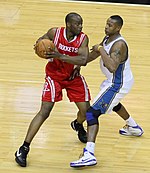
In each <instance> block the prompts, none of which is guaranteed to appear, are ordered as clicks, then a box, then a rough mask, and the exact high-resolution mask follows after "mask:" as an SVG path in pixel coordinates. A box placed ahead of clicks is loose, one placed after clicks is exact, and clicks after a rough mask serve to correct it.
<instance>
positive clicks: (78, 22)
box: [70, 16, 83, 35]
mask: <svg viewBox="0 0 150 173" xmlns="http://www.w3.org/2000/svg"><path fill="white" fill-rule="evenodd" d="M82 24H83V20H82V18H81V17H80V16H76V17H73V18H72V21H71V23H70V31H71V32H72V33H73V35H78V34H80V32H81V31H82V28H83V26H82Z"/></svg>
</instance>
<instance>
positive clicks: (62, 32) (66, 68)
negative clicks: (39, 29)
mask: <svg viewBox="0 0 150 173" xmlns="http://www.w3.org/2000/svg"><path fill="white" fill-rule="evenodd" d="M85 36H86V35H85V34H84V33H83V32H81V33H80V34H79V35H78V36H75V37H74V38H73V40H71V41H70V42H69V41H68V40H67V38H66V29H65V28H64V27H61V28H57V30H56V33H55V36H54V41H53V42H54V44H55V46H56V47H57V49H58V51H59V52H60V53H61V54H65V55H69V56H77V55H78V49H79V47H80V46H81V44H82V42H83V40H84V38H85ZM72 58H73V57H72ZM73 69H74V65H73V64H69V63H67V62H63V61H61V60H59V59H55V58H54V59H49V62H48V64H47V65H46V74H47V75H48V76H50V77H51V78H52V79H54V80H67V79H68V78H69V77H70V75H71V73H72V71H73Z"/></svg>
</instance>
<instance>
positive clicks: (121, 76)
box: [70, 15, 143, 167]
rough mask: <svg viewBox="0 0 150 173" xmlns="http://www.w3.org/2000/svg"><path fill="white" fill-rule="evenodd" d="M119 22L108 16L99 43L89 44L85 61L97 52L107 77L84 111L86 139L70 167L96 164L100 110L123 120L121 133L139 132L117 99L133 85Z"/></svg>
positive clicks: (126, 47) (119, 99) (90, 59)
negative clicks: (79, 156)
mask: <svg viewBox="0 0 150 173" xmlns="http://www.w3.org/2000/svg"><path fill="white" fill-rule="evenodd" d="M122 25H123V19H122V18H121V17H120V16H118V15H114V16H111V17H110V18H109V19H108V20H107V22H106V26H105V34H106V36H105V38H104V39H103V41H102V43H101V44H98V45H95V46H93V48H92V52H91V53H90V55H89V59H88V62H90V61H92V60H94V59H96V58H97V57H99V56H101V59H100V67H101V70H102V73H103V74H104V75H105V76H106V78H107V79H106V80H105V81H104V82H103V83H102V84H101V91H100V92H99V94H98V95H97V97H96V98H95V100H94V103H93V104H92V106H91V107H90V108H89V109H88V111H87V113H86V119H87V125H88V130H87V131H88V133H87V135H88V136H87V137H88V140H87V141H88V142H87V144H86V147H85V148H84V151H83V156H82V157H81V158H80V159H79V160H77V161H74V162H71V163H70V166H71V167H82V166H92V165H96V164H97V161H96V158H95V156H94V149H95V141H96V136H97V133H98V130H99V122H98V117H99V116H100V115H101V114H106V113H107V114H109V113H111V111H114V112H116V113H117V114H118V115H119V116H120V117H122V118H123V119H124V120H125V121H126V125H125V126H124V127H123V128H122V129H120V130H119V133H120V134H121V135H128V136H141V135H142V134H143V130H142V128H141V127H140V126H139V125H138V124H137V123H136V122H135V121H134V120H133V118H132V117H131V116H130V115H129V113H128V112H127V110H126V109H125V107H124V106H123V105H122V104H121V103H120V101H121V100H122V99H123V98H124V96H125V95H126V94H128V92H129V91H130V89H131V87H132V85H133V75H132V71H131V69H130V62H129V61H130V60H129V53H128V46H127V43H126V41H125V39H124V38H123V37H122V36H121V35H120V30H121V28H122Z"/></svg>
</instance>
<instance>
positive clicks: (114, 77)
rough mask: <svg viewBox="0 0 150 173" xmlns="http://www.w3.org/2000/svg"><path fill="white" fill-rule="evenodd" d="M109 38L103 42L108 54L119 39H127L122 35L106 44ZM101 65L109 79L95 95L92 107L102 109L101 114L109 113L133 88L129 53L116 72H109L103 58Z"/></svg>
mask: <svg viewBox="0 0 150 173" xmlns="http://www.w3.org/2000/svg"><path fill="white" fill-rule="evenodd" d="M107 39H108V37H107V38H106V39H105V40H104V42H103V47H104V49H105V51H106V52H107V54H110V50H111V47H112V46H113V44H114V43H115V42H117V41H118V40H123V41H124V42H125V43H126V41H125V39H124V38H123V37H121V36H120V37H119V38H117V39H115V40H114V41H112V42H110V43H109V44H107V45H106V41H107ZM126 44H127V43H126ZM100 67H101V71H102V73H103V74H104V75H105V76H106V78H107V79H106V80H104V81H103V82H102V84H101V90H100V92H99V93H98V95H97V96H96V97H95V99H94V102H93V105H92V107H93V108H94V109H95V110H100V111H101V114H106V113H108V114H109V113H111V111H112V109H113V108H114V107H115V106H116V105H118V103H119V102H120V101H121V100H122V99H123V98H124V97H125V95H126V94H128V93H129V91H130V89H131V88H132V85H133V75H132V71H131V68H130V60H129V55H128V56H127V59H126V60H125V61H124V62H122V63H120V64H119V66H118V68H117V70H116V71H115V73H110V72H109V70H108V69H107V68H106V67H105V66H104V63H103V60H102V58H101V59H100Z"/></svg>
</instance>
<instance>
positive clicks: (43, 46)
mask: <svg viewBox="0 0 150 173" xmlns="http://www.w3.org/2000/svg"><path fill="white" fill-rule="evenodd" d="M54 49H55V45H54V43H53V42H52V41H51V40H49V39H42V40H40V41H38V43H37V44H36V46H35V51H36V54H37V55H38V56H39V57H41V58H44V59H46V57H45V56H44V55H45V53H46V52H52V51H53V50H54Z"/></svg>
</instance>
